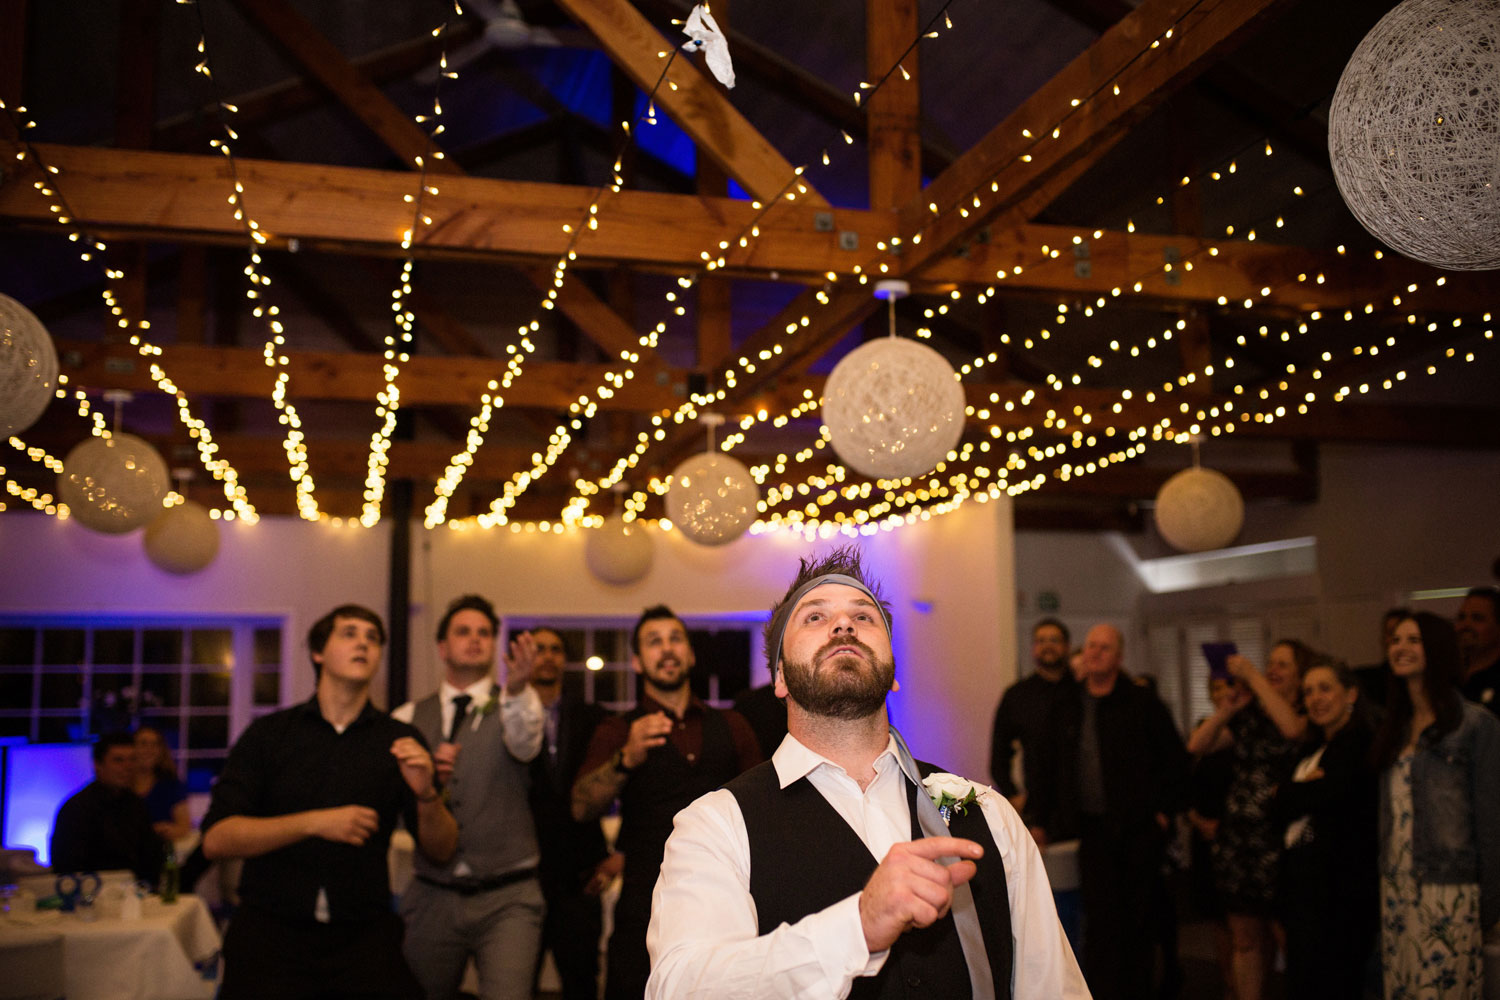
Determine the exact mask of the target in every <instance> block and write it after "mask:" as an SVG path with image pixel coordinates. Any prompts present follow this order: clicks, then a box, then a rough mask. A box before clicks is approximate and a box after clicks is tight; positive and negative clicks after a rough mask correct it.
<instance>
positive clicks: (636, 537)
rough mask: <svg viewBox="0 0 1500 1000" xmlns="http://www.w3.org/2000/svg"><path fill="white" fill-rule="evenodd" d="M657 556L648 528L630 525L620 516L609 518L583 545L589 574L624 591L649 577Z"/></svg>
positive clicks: (642, 525) (591, 533)
mask: <svg viewBox="0 0 1500 1000" xmlns="http://www.w3.org/2000/svg"><path fill="white" fill-rule="evenodd" d="M655 555H656V547H655V545H653V544H652V542H651V536H650V535H648V534H646V526H645V525H644V524H642V523H640V522H639V521H631V522H629V523H626V521H625V519H624V518H623V517H621V516H620V515H619V514H615V515H613V516H611V517H607V518H605V519H604V524H603V525H602V526H601V527H598V528H595V529H593V530H592V531H590V532H589V534H588V538H587V540H586V541H585V542H584V543H583V561H584V562H585V563H586V564H587V565H588V568H589V572H590V573H593V574H594V575H595V576H597V577H598V578H599V579H601V580H603V581H604V582H605V583H612V584H615V585H616V586H620V587H623V586H625V585H626V584H629V583H634V582H635V581H637V580H639V579H640V578H641V577H643V576H645V575H646V573H647V572H648V571H649V570H650V569H651V560H652V558H653V557H654V556H655Z"/></svg>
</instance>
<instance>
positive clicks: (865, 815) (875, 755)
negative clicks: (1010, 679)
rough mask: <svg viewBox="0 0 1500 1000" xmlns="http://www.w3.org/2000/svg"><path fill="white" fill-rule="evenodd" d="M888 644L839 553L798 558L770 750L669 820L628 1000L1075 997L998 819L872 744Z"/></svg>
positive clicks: (1042, 909) (887, 680)
mask: <svg viewBox="0 0 1500 1000" xmlns="http://www.w3.org/2000/svg"><path fill="white" fill-rule="evenodd" d="M890 629H891V619H890V611H889V608H888V606H887V605H886V603H885V602H884V601H883V600H882V599H881V598H880V596H879V593H878V590H877V589H876V587H875V586H874V585H872V583H871V582H870V581H869V580H868V579H867V578H866V576H865V573H864V571H863V568H862V567H861V565H860V560H859V555H858V552H857V550H855V549H853V548H848V549H841V550H837V551H835V552H833V553H831V554H830V555H829V556H827V557H825V558H824V559H821V560H818V561H816V562H814V561H812V560H804V561H803V563H802V566H801V571H800V573H799V574H798V577H797V579H796V580H795V581H794V582H793V583H792V585H791V587H790V588H788V590H787V592H786V595H785V596H784V597H783V598H782V600H781V601H780V602H778V604H777V605H776V607H775V608H774V609H773V610H772V616H771V621H770V624H769V625H768V626H767V630H766V651H767V658H768V659H769V661H770V666H771V672H772V675H773V676H774V677H775V684H776V693H777V694H778V695H779V696H781V697H783V698H786V700H787V726H788V730H789V734H788V736H787V737H786V739H785V740H784V741H783V742H782V744H781V746H780V748H778V749H777V751H776V753H775V755H774V756H773V757H772V759H771V760H770V761H768V762H767V763H765V764H762V765H760V766H759V767H756V768H752V769H751V770H750V771H747V772H746V773H745V774H743V775H741V776H740V777H739V778H736V779H735V780H733V781H731V782H729V784H728V785H726V786H725V787H724V788H722V789H720V790H718V791H715V792H712V793H710V794H708V795H705V796H703V797H702V798H700V799H698V800H696V801H695V802H694V803H693V804H692V805H690V806H689V807H688V808H686V809H684V810H683V811H682V812H680V813H678V814H677V818H676V821H675V826H674V829H673V832H672V836H671V838H670V839H669V840H668V841H667V847H666V856H665V859H664V861H663V863H662V869H661V877H660V878H659V880H658V881H657V883H656V892H655V896H654V899H653V905H652V912H651V925H650V930H649V933H648V935H647V946H648V948H649V949H650V952H651V961H652V969H651V979H650V983H649V986H648V988H647V996H648V997H725V996H733V997H766V998H771V997H776V998H786V997H830V996H836V997H845V996H860V997H865V996H869V997H885V996H897V995H899V996H902V997H942V998H950V997H979V998H992V997H1014V998H1016V1000H1042V998H1047V1000H1057V998H1080V997H1087V996H1088V995H1089V994H1088V989H1087V987H1086V986H1085V985H1084V982H1083V976H1082V974H1081V973H1080V971H1079V969H1078V965H1077V963H1076V962H1075V961H1074V958H1073V953H1072V951H1071V949H1070V948H1069V947H1068V942H1067V939H1066V937H1065V936H1064V934H1063V931H1062V928H1061V926H1060V925H1059V924H1058V920H1057V913H1056V910H1055V909H1054V908H1053V903H1052V894H1051V890H1050V888H1049V887H1048V884H1047V877H1046V874H1045V872H1044V871H1043V868H1042V860H1041V856H1040V854H1039V853H1038V852H1037V849H1036V846H1035V844H1034V843H1033V841H1032V839H1031V836H1030V834H1029V833H1028V832H1027V830H1026V827H1025V825H1024V824H1023V823H1022V822H1021V819H1020V817H1019V816H1017V815H1016V812H1015V810H1014V809H1012V808H1011V806H1010V804H1009V803H1008V802H1006V801H1005V799H1004V797H1003V796H1001V795H999V794H998V793H996V792H994V791H993V790H991V789H989V788H986V787H984V786H982V785H978V784H975V783H971V782H969V781H966V780H964V779H962V778H958V777H956V776H954V775H951V774H944V773H941V772H939V771H938V770H937V769H935V768H933V767H932V766H931V765H928V764H923V763H919V762H917V761H915V760H913V758H912V756H911V752H910V751H909V750H908V749H907V747H906V743H905V742H904V741H903V740H902V738H901V736H900V735H899V734H898V733H897V732H896V731H895V730H894V729H893V728H891V726H890V723H889V720H888V718H887V714H886V703H885V699H886V695H887V693H888V692H889V691H890V690H891V689H892V687H893V682H894V678H895V663H894V659H893V657H892V653H891V633H890ZM908 683H911V682H910V681H909V682H908Z"/></svg>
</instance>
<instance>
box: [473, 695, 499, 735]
mask: <svg viewBox="0 0 1500 1000" xmlns="http://www.w3.org/2000/svg"><path fill="white" fill-rule="evenodd" d="M499 708H500V699H499V697H497V696H496V695H490V699H489V701H486V702H485V703H484V704H482V705H475V706H474V721H473V723H472V724H470V726H469V728H470V729H471V730H473V731H474V732H478V731H479V724H480V723H481V722H483V721H484V717H485V716H486V715H494V714H495V712H496V711H498V710H499Z"/></svg>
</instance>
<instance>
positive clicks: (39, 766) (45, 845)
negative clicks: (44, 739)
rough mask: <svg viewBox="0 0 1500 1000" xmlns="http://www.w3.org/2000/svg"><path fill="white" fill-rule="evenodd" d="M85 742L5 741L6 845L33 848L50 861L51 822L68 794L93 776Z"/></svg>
mask: <svg viewBox="0 0 1500 1000" xmlns="http://www.w3.org/2000/svg"><path fill="white" fill-rule="evenodd" d="M92 749H93V748H92V746H91V745H90V744H88V743H37V744H21V745H11V746H7V747H4V748H3V753H4V754H5V820H4V835H5V846H6V847H34V848H36V859H37V863H39V864H43V865H46V864H51V840H52V820H53V817H55V816H56V815H57V809H58V807H59V806H61V805H62V804H63V802H64V801H65V800H66V799H67V798H68V797H69V796H70V795H72V794H73V793H74V792H76V791H78V790H79V789H80V788H82V787H83V786H84V785H86V784H88V783H89V782H90V781H93V780H94V762H93V757H92Z"/></svg>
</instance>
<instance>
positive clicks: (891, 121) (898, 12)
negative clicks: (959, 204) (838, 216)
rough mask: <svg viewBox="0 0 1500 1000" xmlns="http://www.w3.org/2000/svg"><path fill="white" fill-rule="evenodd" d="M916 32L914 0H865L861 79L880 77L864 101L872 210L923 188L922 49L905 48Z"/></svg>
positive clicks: (892, 205) (892, 207)
mask: <svg viewBox="0 0 1500 1000" xmlns="http://www.w3.org/2000/svg"><path fill="white" fill-rule="evenodd" d="M918 33H919V28H918V15H917V0H865V79H867V80H874V81H881V86H880V89H878V90H876V91H875V92H874V93H873V94H872V95H870V98H869V101H868V102H867V114H868V116H869V129H868V131H869V138H868V140H867V142H866V143H865V146H866V150H867V152H868V154H869V173H870V208H872V209H875V210H876V211H882V212H884V211H893V210H895V209H897V208H899V207H901V206H902V205H904V204H906V203H907V202H909V201H911V200H912V199H913V198H916V197H917V196H919V195H920V194H921V193H922V143H921V138H920V137H921V131H922V90H921V80H922V74H921V72H920V69H921V65H920V62H921V60H920V56H919V53H920V51H921V49H920V47H918V48H913V49H912V50H911V51H909V52H907V51H906V49H907V46H908V45H910V44H911V42H912V40H913V39H915V38H916V37H918ZM903 52H904V53H905V55H904V57H903ZM898 60H899V61H900V67H901V70H902V72H899V73H897V72H894V71H893V67H894V66H896V64H897V62H898Z"/></svg>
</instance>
